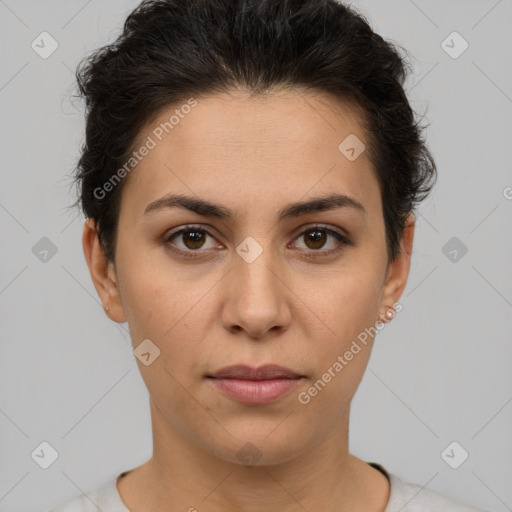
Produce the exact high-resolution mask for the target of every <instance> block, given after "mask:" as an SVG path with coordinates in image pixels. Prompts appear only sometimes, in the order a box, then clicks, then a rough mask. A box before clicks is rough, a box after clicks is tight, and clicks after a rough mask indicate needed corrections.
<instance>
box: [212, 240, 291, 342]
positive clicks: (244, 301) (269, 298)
mask: <svg viewBox="0 0 512 512" xmlns="http://www.w3.org/2000/svg"><path fill="white" fill-rule="evenodd" d="M270 252H271V251H270V250H267V251H263V253H262V254H261V255H260V256H259V257H258V258H257V259H256V260H255V261H252V262H251V263H248V262H247V261H245V260H244V259H243V258H242V257H239V256H238V255H237V256H236V258H235V261H234V268H233V269H232V270H231V272H229V277H228V279H229V284H228V286H227V287H226V295H225V301H224V305H223V309H222V314H221V319H222V323H223V326H224V328H225V329H227V330H229V331H230V332H232V333H236V332H239V331H242V330H243V331H245V332H246V334H247V335H248V336H249V337H251V338H258V339H261V338H263V337H265V335H266V334H267V333H268V332H270V331H284V330H286V329H287V328H288V326H289V325H290V321H291V308H290V302H289V301H290V296H291V295H293V294H292V292H291V291H290V288H289V285H288V286H286V278H285V276H284V275H283V272H282V271H280V270H279V267H278V265H277V264H276V262H275V261H272V257H271V254H270Z"/></svg>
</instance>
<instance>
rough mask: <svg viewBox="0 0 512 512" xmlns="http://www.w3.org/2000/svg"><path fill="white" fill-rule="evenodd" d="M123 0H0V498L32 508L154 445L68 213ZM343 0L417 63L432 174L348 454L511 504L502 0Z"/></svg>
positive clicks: (92, 481)
mask: <svg viewBox="0 0 512 512" xmlns="http://www.w3.org/2000/svg"><path fill="white" fill-rule="evenodd" d="M137 3H138V2H136V1H122V0H116V1H112V0H111V1H109V2H100V1H99V0H90V1H89V2H87V1H70V0H51V1H50V0H48V1H46V2H36V1H15V0H5V1H2V0H0V20H1V22H0V38H1V47H2V66H1V76H0V106H1V132H0V136H1V141H2V151H1V154H0V158H1V169H2V172H1V180H2V181H1V185H0V223H1V226H2V264H1V265H0V308H1V323H0V333H1V343H0V351H1V352H0V365H1V368H0V461H1V467H0V510H2V511H6V510H34V511H36V510H38V511H41V510H47V509H49V508H51V507H54V506H56V505H58V504H60V503H62V502H63V501H64V500H66V499H69V498H71V497H73V496H75V495H77V494H79V493H80V492H81V491H89V490H92V489H94V488H97V487H98V486H99V485H100V484H102V483H103V482H104V481H105V480H106V479H107V478H110V477H111V476H113V475H114V474H117V473H118V472H120V471H121V470H123V469H129V468H132V467H135V466H137V465H139V464H141V463H142V462H144V461H146V460H147V459H148V458H149V457H150V455H151V450H152V441H151V430H150V418H149V405H148V395H147V391H146V388H145V386H144V383H143V381H142V379H141V377H140V374H139V372H138V368H137V365H136V363H135V358H134V355H133V353H132V351H131V344H130V340H129V337H128V331H127V326H126V325H124V324H121V325H119V324H115V323H113V322H112V321H110V320H109V319H108V318H107V317H106V315H105V314H104V312H103V310H102V308H101V304H100V302H99V300H98V298H97V296H96V292H95V289H94V287H93V285H92V282H91V280H90V277H89V273H88V270H87V267H86V264H85V260H84V257H83V253H82V246H81V233H82V225H83V219H82V218H81V217H80V216H79V215H78V214H77V213H76V211H68V210H66V206H67V205H69V204H70V203H71V202H72V201H73V199H74V195H73V193H72V190H71V189H70V179H69V176H70V174H71V172H72V170H73V166H74V164H75V163H76V159H77V157H78V149H79V145H80V144H81V142H82V136H83V117H82V114H83V107H82V106H81V105H80V104H79V103H76V102H75V105H73V103H72V102H71V101H70V98H69V97H68V94H69V92H70V91H71V89H70V87H71V86H72V84H73V80H74V75H73V70H74V69H75V67H76V65H77V63H78V61H79V59H80V58H81V57H83V56H84V55H85V54H86V53H87V52H88V51H89V50H92V49H95V48H97V47H99V46H101V45H104V44H106V43H108V42H111V41H112V40H113V39H114V38H115V37H116V36H117V35H118V33H119V31H120V29H121V26H122V23H123V22H124V19H125V18H126V16H127V14H128V13H129V12H130V11H131V10H132V9H133V8H134V7H135V6H136V5H137ZM354 4H355V5H356V6H357V7H359V8H360V9H361V10H362V11H363V12H364V13H366V14H367V15H368V17H369V19H370V21H371V23H372V26H373V27H374V29H375V30H376V31H377V32H379V33H380V34H381V35H382V36H384V37H386V38H391V39H392V40H393V41H396V42H397V43H399V44H401V45H403V46H404V47H405V48H407V49H408V50H409V52H410V54H411V56H412V59H413V60H412V63H413V65H414V73H413V75H411V76H410V78H409V80H408V85H407V90H408V94H409V97H410V99H411V102H412V105H413V108H414V109H415V110H416V112H417V113H418V114H420V115H421V114H423V113H425V112H426V117H425V120H424V122H428V123H430V127H429V129H428V142H429V145H430V147H431V149H432V151H433V154H434V156H435V158H436V161H437V164H438V166H439V180H438V184H437V186H436V188H435V189H434V192H433V194H432V196H431V197H430V198H429V199H428V200H427V201H426V202H425V203H423V205H422V206H421V207H420V209H419V214H420V215H419V218H418V222H417V231H416V236H415V242H414V254H413V260H412V267H411V273H410V277H409V281H408V285H407V288H406V290H405V292H404V294H403V295H402V298H401V302H402V304H403V310H402V311H401V312H400V313H398V314H397V316H396V318H395V319H394V320H393V321H392V322H391V323H390V324H389V325H388V326H386V328H385V329H384V330H383V331H382V332H381V333H380V334H379V335H378V337H377V342H376V346H375V349H374V353H373V355H372V358H371V360H370V364H369V368H368V371H367V373H366V375H365V377H364V379H363V382H362V384H361V387H360V388H359V390H358V392H357V394H356V397H355V399H354V402H353V406H352V419H351V438H350V446H351V451H352V453H354V454H355V455H357V456H359V457H361V458H363V459H364V460H367V461H375V462H379V463H381V464H383V465H384V466H385V467H386V468H387V469H388V470H390V471H392V472H394V473H396V474H398V475H399V476H401V477H402V478H405V479H406V480H409V481H412V482H415V483H419V484H421V485H428V486H429V487H431V488H433V489H435V490H437V491H440V492H443V493H446V494H450V495H451V496H453V497H455V498H459V499H462V500H464V501H468V502H471V503H474V504H475V505H479V506H482V507H485V508H487V509H489V510H493V511H506V510H512V486H511V485H510V483H511V482H512V462H511V461H512V436H511V433H512V403H511V402H512V372H511V371H510V369H511V361H512V344H511V334H510V319H511V313H512V279H511V277H512V276H511V274H512V271H511V261H512V172H511V164H510V162H511V160H512V151H511V146H512V144H511V142H512V138H511V135H512V134H511V132H512V129H511V122H510V119H511V114H512V70H511V65H510V63H511V62H512V59H511V53H512V32H511V30H510V27H511V26H512V25H511V21H512V1H511V0H500V1H496V0H489V1H487V0H486V1H483V0H482V1H466V2H459V1H454V0H451V1H446V0H436V1H428V2H427V1H420V0H416V1H412V0H396V1H387V2H382V1H378V0H371V1H370V0H364V1H358V2H355V3H354ZM43 31H47V32H49V33H50V34H51V35H52V37H53V38H54V39H55V40H56V41H57V42H58V45H59V46H58V48H57V50H56V51H55V52H54V53H53V54H52V55H51V56H50V57H48V58H46V59H43V58H41V57H40V56H39V54H38V53H36V52H35V51H34V50H33V49H32V48H31V43H32V41H34V40H36V42H37V40H38V39H37V38H38V36H39V34H40V33H41V32H43ZM453 31H457V32H458V33H459V34H460V35H461V36H462V37H463V38H464V39H465V40H466V41H467V42H468V43H469V47H468V49H467V50H466V51H465V52H464V53H462V54H461V55H460V56H458V57H457V58H453V55H452V56H450V55H449V54H448V53H447V52H446V51H445V45H443V44H442V42H443V41H444V40H445V39H446V38H447V36H448V35H449V34H451V33H452V32H453ZM452 39H453V38H452ZM450 41H451V40H450V39H448V44H449V45H450V46H452V47H453V48H452V49H451V50H450V51H451V52H452V53H453V52H456V51H458V50H460V48H461V41H460V40H458V39H453V43H452V42H450ZM445 44H446V43H445ZM46 48H48V45H46ZM43 237H47V238H48V239H49V240H51V242H52V243H53V244H54V246H55V248H56V250H57V252H56V253H55V254H52V252H51V251H50V252H49V253H48V255H47V257H46V258H47V261H41V260H40V259H39V257H36V254H38V251H37V250H36V249H38V250H41V247H43V248H44V247H45V244H46V245H48V241H43V242H40V240H41V238H43ZM452 237H456V240H452V241H451V242H450V240H451V239H452ZM38 242H39V244H42V245H41V246H39V245H36V244H38ZM447 243H448V246H446V244H447ZM452 244H453V245H452ZM462 244H464V246H466V247H467V252H466V253H465V254H462V250H461V247H462ZM34 246H36V249H34V252H35V253H36V254H34V252H33V247H34ZM453 249H455V250H456V251H457V255H456V258H455V259H454V257H455V253H454V252H452V253H451V254H450V251H453ZM39 256H40V257H41V255H39ZM43 441H46V442H48V443H49V444H50V445H51V446H53V448H54V449H55V450H56V451H57V452H58V458H57V460H55V462H54V463H53V464H52V465H51V466H50V467H48V469H42V468H41V467H40V466H39V464H37V463H36V462H35V460H34V459H33V458H32V456H31V454H32V453H33V452H34V450H36V449H38V447H40V444H41V443H42V442H43ZM453 441H457V442H458V443H459V444H460V446H461V447H462V448H459V447H456V449H455V450H454V451H453V452H451V451H450V450H448V453H449V455H451V458H450V460H451V462H452V464H454V461H455V463H456V462H457V460H460V457H461V454H462V453H463V452H462V451H461V450H462V449H465V450H466V451H467V452H468V453H469V458H468V459H467V460H466V461H465V462H464V463H463V464H462V465H460V466H459V467H458V469H453V468H452V467H450V466H449V465H448V464H447V463H446V462H445V460H443V457H442V453H443V451H444V450H445V448H446V447H447V446H448V445H449V444H450V443H452V442H453ZM36 451H37V450H36ZM445 453H446V452H445ZM445 458H446V456H445Z"/></svg>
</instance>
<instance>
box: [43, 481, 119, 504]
mask: <svg viewBox="0 0 512 512" xmlns="http://www.w3.org/2000/svg"><path fill="white" fill-rule="evenodd" d="M116 480H117V475H116V476H114V477H112V478H109V479H108V480H107V481H106V482H104V483H103V485H101V486H100V487H99V488H97V489H95V490H94V491H91V492H87V494H84V493H82V494H80V495H79V496H76V497H74V498H72V499H70V500H68V501H66V502H64V503H62V504H61V505H59V506H58V507H57V508H53V509H51V510H49V511H47V512H98V510H100V511H101V512H129V510H128V509H127V508H126V506H125V505H124V503H123V502H122V501H121V498H120V496H119V493H118V491H117V487H116Z"/></svg>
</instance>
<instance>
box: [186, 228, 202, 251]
mask: <svg viewBox="0 0 512 512" xmlns="http://www.w3.org/2000/svg"><path fill="white" fill-rule="evenodd" d="M180 234H182V236H183V238H182V240H183V243H184V244H185V246H186V247H187V248H188V249H200V248H201V247H202V246H203V244H204V241H205V232H204V231H201V230H198V229H193V230H192V229H190V230H186V231H185V230H184V231H182V232H181V233H180Z"/></svg>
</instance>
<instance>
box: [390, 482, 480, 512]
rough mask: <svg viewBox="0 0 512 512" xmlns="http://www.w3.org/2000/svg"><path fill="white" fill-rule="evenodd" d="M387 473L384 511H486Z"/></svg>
mask: <svg viewBox="0 0 512 512" xmlns="http://www.w3.org/2000/svg"><path fill="white" fill-rule="evenodd" d="M388 475H389V478H390V482H391V492H390V497H389V503H388V506H387V507H386V510H385V512H398V511H399V510H400V511H401V512H438V511H439V510H443V511H447V512H487V511H486V510H484V509H482V508H478V507H475V506H472V505H469V504H467V503H464V502H462V501H458V500H456V499H454V498H451V497H450V496H447V495H445V494H441V493H439V492H436V491H434V490H432V489H429V488H427V487H423V486H421V485H418V484H414V483H410V482H406V481H404V480H402V479H401V478H400V477H398V476H397V475H394V474H391V473H388Z"/></svg>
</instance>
